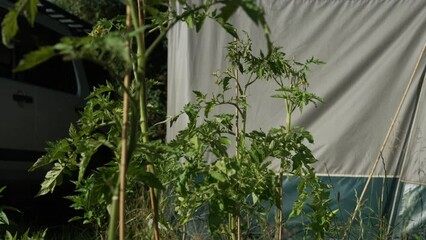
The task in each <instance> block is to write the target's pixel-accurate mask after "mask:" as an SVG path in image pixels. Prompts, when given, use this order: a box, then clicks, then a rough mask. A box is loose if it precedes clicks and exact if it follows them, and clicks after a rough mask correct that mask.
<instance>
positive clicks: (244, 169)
mask: <svg viewBox="0 0 426 240" xmlns="http://www.w3.org/2000/svg"><path fill="white" fill-rule="evenodd" d="M228 60H229V61H230V63H231V66H230V67H229V68H227V69H226V70H225V71H224V72H223V73H222V74H218V73H216V74H215V76H216V78H217V80H216V82H217V83H218V84H219V85H220V86H221V89H222V92H220V93H219V94H216V95H212V96H211V97H210V98H208V97H207V94H203V93H201V92H197V91H196V92H194V93H195V95H196V102H195V103H192V104H187V105H186V106H185V108H184V110H183V112H182V114H184V115H186V116H187V118H188V120H189V122H188V125H187V127H186V128H185V129H184V130H182V131H180V132H179V134H178V136H177V137H176V138H175V139H174V140H173V141H172V142H171V144H170V145H171V147H172V148H173V150H174V162H175V163H174V164H173V165H172V166H173V169H168V171H167V172H169V171H173V170H174V171H175V173H174V174H171V176H172V177H173V178H174V181H177V184H176V186H175V187H176V188H175V192H176V196H175V198H176V199H177V200H176V210H177V212H178V213H179V214H180V216H181V219H180V220H181V222H182V224H185V223H187V222H189V221H191V219H192V218H193V217H194V214H196V212H197V211H198V210H199V209H201V208H208V211H209V215H208V224H209V226H210V232H211V234H212V235H213V236H217V237H218V236H222V235H224V234H226V235H229V236H231V237H232V238H234V237H235V236H237V238H238V239H240V238H241V237H242V235H243V234H248V231H247V230H248V228H247V226H248V225H249V222H250V221H251V220H252V218H254V219H255V221H257V222H262V221H265V218H266V216H267V211H266V210H267V209H266V208H265V206H264V203H265V202H270V203H272V204H273V205H274V206H275V207H276V208H278V209H280V216H281V217H280V220H279V222H278V224H279V225H278V226H282V225H283V221H284V220H283V217H282V210H281V209H282V207H283V206H284V204H285V202H284V199H283V197H282V188H281V183H282V181H283V175H284V174H285V175H293V176H294V177H298V178H299V185H298V192H299V199H298V200H297V201H296V202H295V204H294V208H293V211H292V213H291V214H290V216H289V217H290V218H291V217H296V216H302V217H303V218H305V217H306V218H308V219H309V220H310V223H309V224H307V225H306V226H305V227H304V230H305V231H306V234H305V236H313V237H315V238H316V239H322V238H324V234H325V232H326V231H327V229H328V228H329V225H330V223H331V219H332V218H333V217H334V215H335V213H336V211H329V208H328V207H327V206H328V202H329V194H328V189H329V186H328V185H326V184H324V183H322V182H321V181H320V180H319V179H318V178H317V177H316V176H315V171H314V169H313V168H312V167H311V166H310V165H311V164H312V163H314V162H316V161H317V160H316V159H315V158H314V157H313V155H312V154H311V151H310V150H309V148H308V147H307V146H306V145H305V143H312V142H313V139H312V136H311V135H310V134H309V133H308V132H306V131H305V130H303V129H302V128H300V127H292V126H291V114H292V112H293V111H294V110H295V109H297V108H299V109H300V110H302V109H303V107H304V106H305V105H307V104H308V103H311V102H313V103H315V102H316V101H319V100H320V99H319V98H318V97H317V96H315V95H314V94H311V93H308V92H306V87H307V84H308V83H307V80H306V72H307V71H308V70H309V65H311V64H318V63H320V62H319V61H317V60H315V59H310V60H308V61H307V62H306V63H303V64H302V63H299V62H295V61H293V60H287V59H285V54H284V53H282V52H280V51H279V48H274V47H273V48H272V49H271V52H270V53H269V54H268V55H264V54H262V53H260V56H259V57H256V56H254V55H253V54H252V52H251V42H250V41H249V40H247V41H244V40H241V39H235V40H234V41H233V42H232V43H230V46H229V47H228ZM243 77H244V80H243ZM261 80H266V81H272V82H274V83H276V84H277V85H278V88H277V90H276V91H277V92H278V94H275V95H273V97H275V98H278V99H283V100H284V102H285V106H286V109H283V110H284V111H286V113H287V118H286V121H285V122H284V123H285V124H286V125H285V126H281V127H279V128H273V129H271V130H270V131H268V132H267V133H265V132H262V131H253V132H246V125H247V122H248V121H249V119H247V118H246V116H247V111H248V104H247V100H248V97H247V96H249V89H250V86H251V85H252V84H254V83H255V82H256V81H261ZM286 81H287V82H286ZM232 83H234V86H235V88H236V92H237V94H235V95H232V94H228V93H229V92H231V90H233V89H232V87H231V86H232V85H233V84H232ZM234 90H235V89H234ZM229 96H230V97H229ZM220 105H230V106H232V107H234V108H235V109H236V110H235V112H236V113H235V114H234V113H228V114H226V113H220V114H217V115H213V116H211V113H212V112H213V109H214V108H215V107H217V106H220ZM200 120H201V121H200ZM235 122H237V123H236V124H234V123H235ZM235 125H237V126H238V125H240V127H239V128H237V130H235V129H234V126H235ZM231 139H236V146H235V151H234V154H230V153H231V152H232V151H231V149H230V148H231V143H232V140H231ZM206 156H210V158H212V159H213V160H212V161H210V162H209V159H208V158H206ZM270 158H276V159H279V160H280V161H281V164H280V169H279V171H278V174H276V172H274V171H272V170H271V169H270V168H269V164H270V161H268V159H270ZM169 181H170V182H172V181H173V180H172V179H171V180H169ZM194 193H195V194H194ZM306 204H307V206H308V207H309V208H310V209H311V210H312V212H311V213H308V212H305V210H304V209H305V205H306ZM227 216H230V218H229V220H225V219H227ZM234 221H236V222H237V224H236V226H235V225H234ZM243 225H244V226H243ZM240 227H245V228H246V229H243V230H244V231H245V233H242V230H241V229H240ZM280 228H281V227H278V229H277V230H278V232H279V233H278V236H279V238H282V235H281V231H280V230H279V229H280Z"/></svg>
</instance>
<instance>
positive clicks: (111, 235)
mask: <svg viewBox="0 0 426 240" xmlns="http://www.w3.org/2000/svg"><path fill="white" fill-rule="evenodd" d="M118 187H119V181H118V180H117V185H116V186H115V188H114V193H113V194H112V199H111V212H110V218H109V226H108V240H113V239H115V236H116V229H117V219H118V216H117V215H118Z"/></svg>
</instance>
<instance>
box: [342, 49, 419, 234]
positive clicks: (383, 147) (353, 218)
mask: <svg viewBox="0 0 426 240" xmlns="http://www.w3.org/2000/svg"><path fill="white" fill-rule="evenodd" d="M425 49H426V44H425V45H424V46H423V49H422V51H421V53H420V56H419V58H418V59H417V63H416V65H415V67H414V70H413V72H412V74H411V77H410V80H409V81H408V85H407V87H406V88H405V91H404V94H403V95H402V99H401V101H400V103H399V106H398V108H397V110H396V112H395V115H394V117H393V120H392V123H391V125H390V127H389V129H388V132H387V134H386V137H385V140H384V141H383V144H382V146H381V147H380V150H379V153H378V154H377V157H376V160H375V161H374V164H373V167H372V168H371V171H370V175H369V176H368V179H367V182H366V183H365V186H364V189H363V190H362V193H361V196H360V197H359V199H358V201H357V204H356V207H355V209H354V212H353V214H352V217H351V220H350V221H349V225H348V226H347V227H346V229H345V232H344V235H343V237H342V240H345V239H346V237H347V236H348V234H349V230H350V228H351V225H352V223H353V221H354V220H355V217H356V214H357V212H358V211H359V208H360V207H361V203H362V200H363V199H364V196H365V193H366V192H367V188H368V185H369V184H370V182H371V179H372V178H373V174H374V172H375V171H376V168H377V165H378V163H379V160H380V157H381V156H382V154H383V150H384V149H385V146H386V144H387V142H388V140H389V137H390V135H391V133H392V130H393V128H394V126H395V123H396V120H397V119H398V116H399V113H400V112H401V109H402V106H403V105H404V103H405V99H406V98H407V94H408V91H409V90H410V88H411V85H412V83H413V81H414V76H415V75H416V72H417V70H418V68H419V65H420V61H421V59H422V57H423V55H424V52H425Z"/></svg>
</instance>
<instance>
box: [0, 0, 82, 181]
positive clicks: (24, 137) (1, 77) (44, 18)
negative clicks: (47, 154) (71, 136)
mask: <svg viewBox="0 0 426 240" xmlns="http://www.w3.org/2000/svg"><path fill="white" fill-rule="evenodd" d="M12 6H13V3H12V2H11V1H6V0H0V19H1V20H2V19H3V18H4V16H5V14H7V12H8V9H9V8H11V7H12ZM18 24H19V32H18V34H17V36H16V38H15V39H14V40H13V42H12V44H11V45H10V46H7V47H6V46H4V45H1V46H0V109H1V110H0V180H1V181H0V186H1V185H4V184H7V183H10V182H14V181H25V180H29V179H28V178H38V179H40V176H36V175H37V174H36V175H34V174H30V173H27V169H28V168H29V166H31V165H32V164H33V163H34V161H35V160H36V159H37V158H38V157H40V156H41V154H42V153H43V152H44V151H45V148H46V146H47V145H46V142H48V141H54V140H56V139H59V138H62V137H65V136H66V135H67V133H68V129H69V126H70V123H72V122H74V121H76V120H77V119H78V117H79V112H80V111H81V109H82V108H83V106H84V99H85V97H86V96H87V95H88V94H89V83H88V80H87V79H88V78H87V77H86V71H85V69H84V65H83V63H82V62H81V61H63V60H62V59H61V58H60V57H56V58H53V59H51V60H49V61H47V62H45V63H43V64H41V65H39V66H37V67H35V68H33V69H30V70H28V71H23V72H14V71H13V69H14V68H15V67H16V66H17V64H18V63H19V61H20V59H22V57H23V56H24V55H25V54H27V53H29V52H30V51H33V50H36V49H38V48H39V47H41V46H45V45H52V44H55V43H56V42H58V41H59V40H60V39H61V38H63V37H64V36H75V35H84V34H87V32H88V31H90V26H89V25H88V24H86V23H84V22H82V21H80V20H79V19H78V18H76V17H74V16H72V15H70V14H68V13H67V12H65V11H63V10H62V9H60V8H58V7H57V6H55V5H53V4H51V3H49V2H47V1H40V3H39V5H38V15H37V17H36V23H35V24H34V26H30V25H29V24H28V22H27V21H26V20H25V19H24V18H23V17H22V19H19V21H18ZM40 174H41V173H40ZM41 175H42V174H41ZM38 182H40V181H38Z"/></svg>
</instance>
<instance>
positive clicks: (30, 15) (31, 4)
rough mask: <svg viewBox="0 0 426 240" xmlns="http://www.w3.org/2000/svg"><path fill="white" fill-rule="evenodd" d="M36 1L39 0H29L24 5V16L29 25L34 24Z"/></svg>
mask: <svg viewBox="0 0 426 240" xmlns="http://www.w3.org/2000/svg"><path fill="white" fill-rule="evenodd" d="M38 3H39V0H29V1H27V2H26V4H25V6H24V16H25V18H26V19H27V21H28V22H29V23H30V24H31V26H34V22H35V18H36V15H37V4H38Z"/></svg>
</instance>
